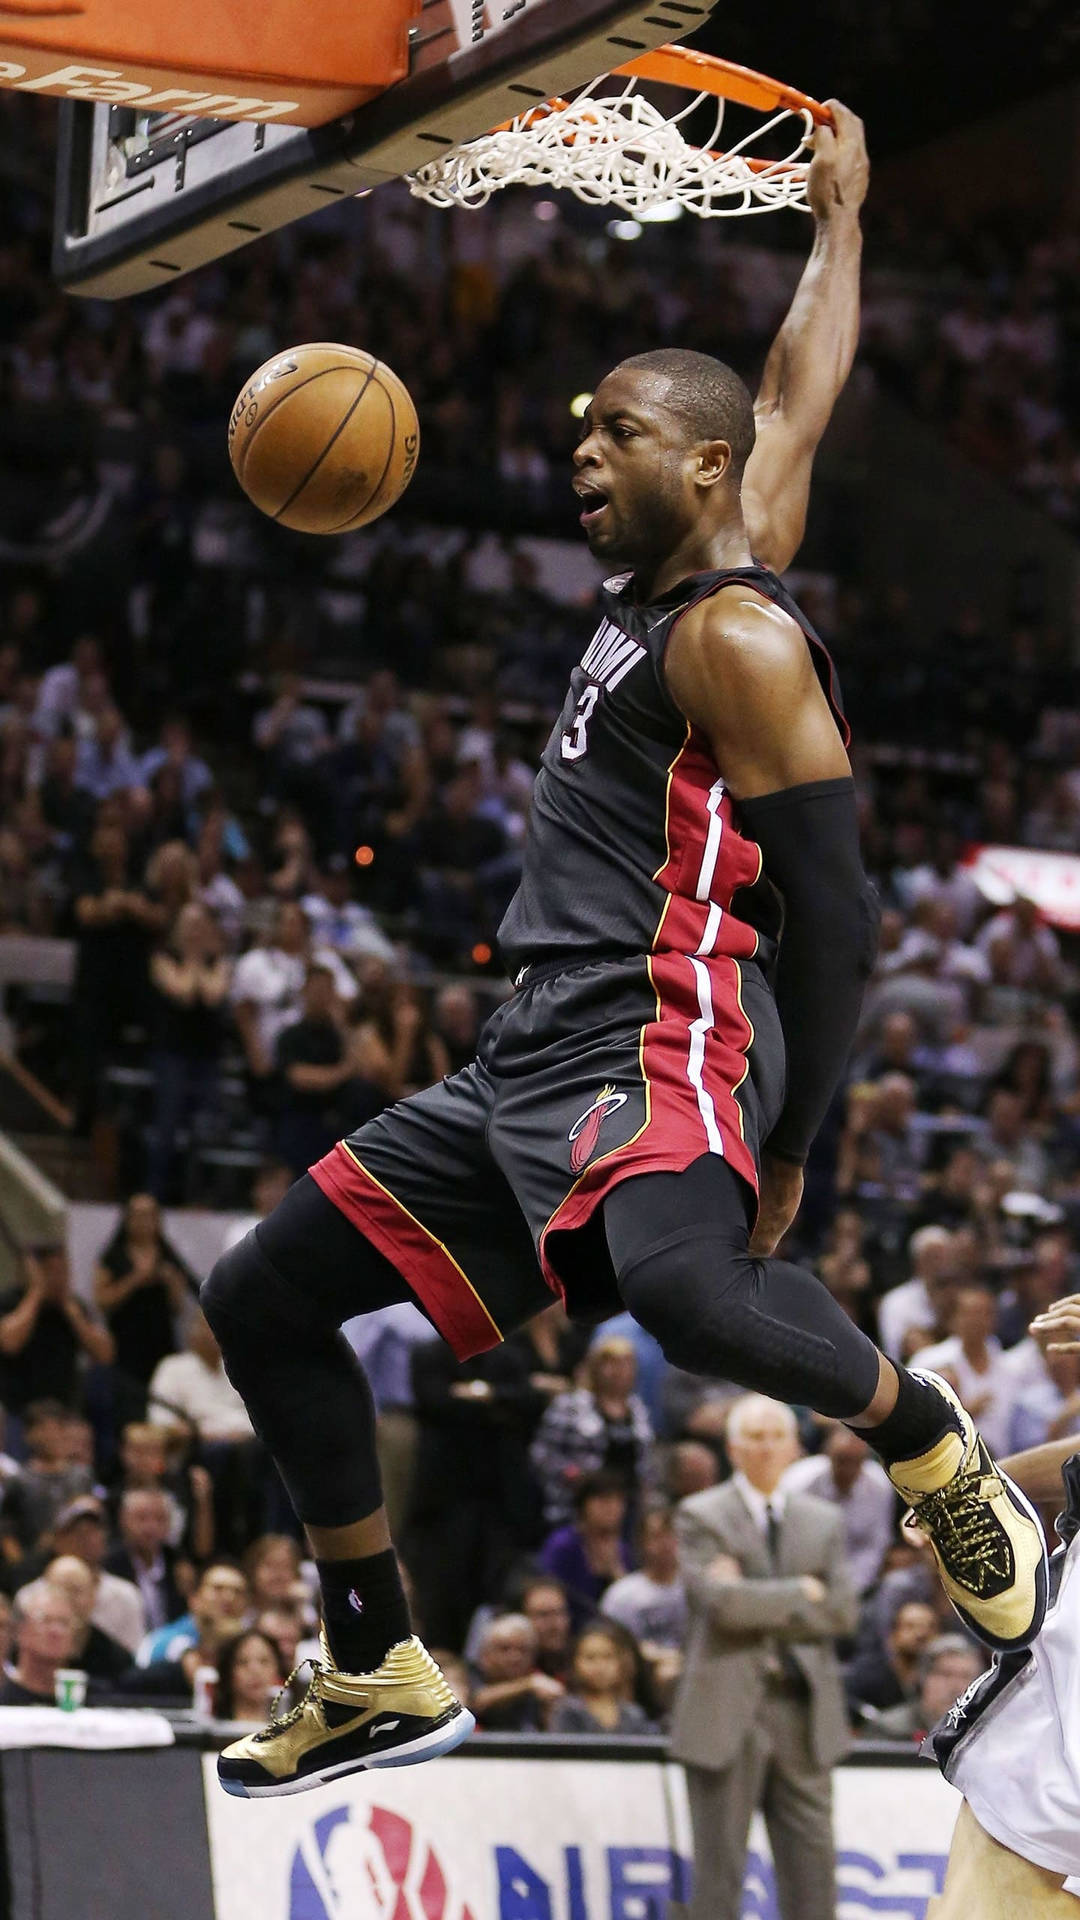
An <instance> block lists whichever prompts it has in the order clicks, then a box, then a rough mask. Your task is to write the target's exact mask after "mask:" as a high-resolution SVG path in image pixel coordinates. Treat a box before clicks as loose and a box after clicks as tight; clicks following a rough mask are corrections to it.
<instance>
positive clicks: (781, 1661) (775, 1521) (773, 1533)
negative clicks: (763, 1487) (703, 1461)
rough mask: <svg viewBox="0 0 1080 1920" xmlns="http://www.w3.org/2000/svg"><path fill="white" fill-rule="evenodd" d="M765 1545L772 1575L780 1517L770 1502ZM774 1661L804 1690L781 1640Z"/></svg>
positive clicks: (777, 1567) (776, 1566) (795, 1663)
mask: <svg viewBox="0 0 1080 1920" xmlns="http://www.w3.org/2000/svg"><path fill="white" fill-rule="evenodd" d="M765 1544H766V1546H767V1547H768V1550H769V1564H770V1566H771V1567H772V1570H773V1572H774V1573H779V1571H780V1515H779V1513H778V1512H777V1510H776V1508H775V1507H774V1506H773V1503H772V1501H771V1500H767V1501H766V1502H765ZM776 1660H777V1664H778V1666H779V1670H780V1673H781V1674H782V1675H783V1677H784V1679H785V1680H787V1681H788V1682H789V1684H791V1685H792V1686H795V1687H797V1688H799V1689H800V1690H801V1691H805V1689H806V1681H805V1679H804V1677H803V1673H802V1670H801V1668H800V1666H799V1663H798V1661H797V1660H796V1659H795V1658H794V1656H793V1654H792V1652H791V1648H790V1647H788V1646H785V1644H784V1642H783V1641H782V1640H781V1641H780V1642H779V1643H778V1644H777V1646H776Z"/></svg>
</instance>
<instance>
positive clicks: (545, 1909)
mask: <svg viewBox="0 0 1080 1920" xmlns="http://www.w3.org/2000/svg"><path fill="white" fill-rule="evenodd" d="M214 1766H215V1762H214V1758H213V1756H212V1755H207V1756H206V1758H205V1761H204V1775H205V1790H206V1805H207V1820H208V1827H209V1835H210V1851H211V1865H212V1873H213V1885H214V1903H215V1913H216V1920H252V1916H253V1915H255V1914H258V1916H259V1920H667V1912H668V1907H669V1904H670V1903H671V1902H673V1901H674V1902H678V1903H681V1902H684V1901H685V1900H686V1899H687V1898H688V1896H689V1893H690V1888H691V1853H692V1847H691V1840H690V1830H689V1821H688V1816H687V1809H686V1795H685V1787H684V1783H683V1778H682V1772H681V1769H680V1768H678V1767H676V1766H673V1765H664V1764H663V1763H662V1762H660V1761H656V1760H646V1759H641V1760H638V1759H634V1760H627V1761H626V1762H619V1761H611V1760H596V1761H591V1760H576V1759H575V1760H555V1759H553V1760H534V1759H531V1758H530V1759H521V1760H505V1759H503V1760H485V1759H483V1758H480V1757H479V1756H478V1757H477V1758H476V1759H468V1760H466V1759H452V1760H442V1761H439V1762H438V1764H437V1765H434V1766H427V1767H415V1768H412V1767H410V1768H404V1769H401V1770H399V1771H394V1772H383V1773H370V1774H354V1775H353V1776H352V1777H351V1778H349V1779H346V1780H342V1781H341V1782H339V1783H337V1784H336V1785H333V1784H332V1785H329V1786H326V1787H320V1788H316V1789H315V1790H313V1791H312V1792H310V1793H302V1794H294V1795H289V1796H285V1797H282V1798H280V1799H273V1800H256V1801H240V1800H234V1799H230V1798H229V1797H228V1796H227V1795H226V1794H223V1793H222V1792H221V1789H220V1787H219V1786H218V1784H217V1780H216V1777H215V1773H214ZM835 1784H836V1838H837V1920H871V1916H873V1920H925V1917H926V1910H927V1906H928V1903H929V1900H930V1898H931V1896H932V1895H933V1894H934V1893H936V1892H938V1891H940V1888H941V1885H942V1882H943V1879H944V1873H945V1859H946V1855H947V1853H948V1847H949V1838H950V1834H951V1831H952V1823H953V1820H954V1818H955V1810H956V1806H957V1804H958V1796H957V1795H956V1794H955V1792H954V1791H953V1789H952V1788H951V1787H948V1786H947V1785H946V1784H945V1782H944V1781H943V1780H942V1779H941V1778H940V1776H939V1775H938V1774H937V1772H936V1770H934V1769H932V1768H928V1767H925V1766H923V1767H914V1766H913V1767H911V1768H910V1769H909V1768H907V1767H882V1768H878V1767H852V1768H841V1769H840V1770H839V1771H838V1773H837V1774H836V1776H835ZM742 1920H779V1908H778V1906H777V1902H776V1888H775V1881H774V1877H773V1872H772V1865H771V1861H770V1859H769V1853H768V1845H767V1841H766V1836H765V1833H764V1829H763V1827H762V1825H761V1822H760V1820H756V1821H755V1823H754V1827H753V1830H752V1832H751V1837H750V1849H749V1853H748V1857H747V1863H746V1881H745V1891H744V1896H743V1911H742Z"/></svg>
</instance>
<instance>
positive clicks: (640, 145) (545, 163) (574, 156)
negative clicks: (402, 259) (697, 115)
mask: <svg viewBox="0 0 1080 1920" xmlns="http://www.w3.org/2000/svg"><path fill="white" fill-rule="evenodd" d="M607 83H608V76H607V75H604V76H602V77H601V79H600V80H597V81H594V82H593V85H592V86H590V87H586V88H585V89H584V91H583V92H581V93H579V94H578V95H577V97H576V99H574V100H573V101H571V102H570V103H569V105H568V104H567V103H566V102H563V101H553V102H551V103H550V104H549V105H548V106H547V107H539V108H537V107H534V108H531V109H530V110H529V112H527V113H523V114H520V115H519V116H518V118H517V119H516V120H513V121H511V122H510V124H509V125H508V126H506V127H501V128H498V129H497V130H496V131H495V132H494V133H489V134H485V135H484V137H483V138H482V139H480V140H470V141H468V142H467V143H466V144H464V145H463V146H460V147H451V148H450V149H449V150H448V151H447V152H446V153H444V154H442V155H440V157H439V159H437V160H432V161H430V162H429V163H428V164H427V166H424V167H421V168H420V170H419V172H418V173H412V174H408V175H406V178H407V180H408V185H409V191H410V193H414V194H416V196H417V197H418V198H419V199H421V200H427V201H429V202H430V204H431V205H432V206H433V207H482V206H484V205H485V204H486V203H487V201H488V200H490V198H491V196H492V194H493V193H498V192H499V191H500V189H501V188H503V187H512V186H523V187H546V188H548V189H557V188H560V187H565V188H566V189H567V190H568V191H569V192H570V193H574V194H576V195H577V197H578V199H579V200H584V201H587V202H589V203H590V204H592V205H593V206H602V207H619V208H621V209H622V211H623V212H624V213H626V214H628V215H630V216H631V217H633V216H636V215H640V214H646V215H647V214H648V213H649V212H650V211H651V210H652V209H653V208H655V207H657V206H659V205H661V204H662V203H663V202H665V201H666V202H668V203H670V202H671V201H677V202H678V203H679V204H680V205H681V206H682V207H684V208H685V209H686V211H687V212H689V213H696V214H698V215H699V216H700V217H701V218H702V219H706V220H716V219H724V218H731V217H734V216H737V215H741V214H748V213H774V212H776V210H777V209H778V208H780V207H800V208H802V209H804V210H805V209H806V208H807V207H808V201H807V198H806V176H807V173H808V172H809V167H810V158H811V154H810V146H809V139H810V135H811V134H812V133H813V130H814V123H813V120H812V118H811V115H810V114H809V113H805V112H793V111H792V110H791V109H789V108H786V107H785V108H782V109H781V110H780V111H779V112H777V113H774V114H773V115H772V117H771V118H770V119H768V120H764V121H762V122H761V124H760V125H758V126H756V127H753V128H751V130H750V132H749V133H747V134H745V135H744V136H743V138H742V139H741V140H738V141H736V142H735V144H734V145H733V146H731V147H729V148H728V150H727V151H726V152H721V151H720V131H721V128H722V126H723V123H724V109H725V107H726V105H727V102H726V101H725V100H723V99H718V98H717V97H716V96H715V95H714V94H712V93H698V94H695V95H693V97H692V98H691V99H689V100H688V102H687V104H686V106H685V107H683V108H682V109H681V110H680V111H679V112H678V113H677V114H675V115H673V116H672V117H671V118H667V117H666V116H665V115H664V114H662V113H661V112H660V111H659V109H658V108H657V107H654V106H653V104H652V102H651V101H650V100H647V99H646V98H645V97H644V95H643V94H640V93H638V92H637V91H636V88H637V86H638V81H637V79H636V78H631V79H629V80H627V81H626V83H625V86H624V87H623V88H622V90H621V92H619V93H618V94H614V95H611V94H608V95H603V94H598V93H597V92H596V91H595V88H597V87H601V86H604V85H606V84H607ZM705 103H709V104H710V105H711V106H712V108H713V109H714V116H715V118H714V125H713V129H712V132H711V134H710V136H709V138H708V140H707V142H706V144H705V145H704V146H701V147H697V146H693V147H692V146H690V144H689V142H688V141H687V140H686V139H684V137H683V133H682V130H681V125H680V123H681V122H682V121H684V120H685V119H686V118H687V116H688V115H690V114H692V113H693V112H694V110H695V108H697V107H700V106H702V105H703V104H705ZM786 120H790V121H791V122H792V123H793V125H792V129H791V131H792V135H793V137H795V136H797V137H795V144H794V145H793V147H792V149H791V151H790V153H788V154H786V155H785V156H784V157H783V159H779V160H776V159H769V160H767V161H766V160H762V159H760V158H757V157H755V155H754V153H753V151H752V149H753V147H754V146H755V144H756V143H757V142H758V141H759V140H761V139H762V138H763V136H764V135H766V134H769V133H771V132H772V130H773V128H775V127H778V126H780V125H782V123H783V122H784V121H786Z"/></svg>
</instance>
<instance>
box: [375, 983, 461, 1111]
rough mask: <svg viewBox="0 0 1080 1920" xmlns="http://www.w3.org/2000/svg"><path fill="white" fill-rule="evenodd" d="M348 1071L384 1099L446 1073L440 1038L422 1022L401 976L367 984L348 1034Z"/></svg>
mask: <svg viewBox="0 0 1080 1920" xmlns="http://www.w3.org/2000/svg"><path fill="white" fill-rule="evenodd" d="M351 1057H352V1061H353V1066H354V1071H355V1073H356V1075H357V1077H358V1079H359V1080H361V1081H362V1082H363V1083H364V1085H365V1086H368V1087H372V1088H377V1089H378V1092H379V1093H380V1094H381V1095H382V1096H383V1099H384V1102H385V1103H389V1102H391V1101H394V1100H401V1099H403V1098H404V1097H405V1096H406V1095H407V1094H410V1093H415V1092H417V1090H418V1089H419V1088H420V1087H427V1086H431V1085H432V1084H433V1082H434V1081H436V1080H441V1079H442V1077H443V1075H444V1074H447V1073H449V1071H450V1058H449V1055H448V1054H447V1052H446V1049H445V1047H444V1046H443V1043H442V1041H441V1040H440V1039H439V1038H438V1037H437V1035H436V1034H435V1033H433V1032H432V1029H431V1028H430V1026H429V1025H428V1023H427V1020H426V1018H425V1015H424V1009H423V1005H422V1002H421V1000H420V996H419V994H418V993H417V991H416V989H415V987H411V986H410V985H409V983H408V982H407V981H405V980H391V979H389V978H387V979H385V980H383V981H382V982H381V983H372V984H370V985H369V986H368V988H367V991H366V992H365V994H364V999H363V1003H362V1007H361V1012H360V1017H359V1019H358V1020H357V1023H356V1025H355V1027H354V1028H353V1034H352V1046H351Z"/></svg>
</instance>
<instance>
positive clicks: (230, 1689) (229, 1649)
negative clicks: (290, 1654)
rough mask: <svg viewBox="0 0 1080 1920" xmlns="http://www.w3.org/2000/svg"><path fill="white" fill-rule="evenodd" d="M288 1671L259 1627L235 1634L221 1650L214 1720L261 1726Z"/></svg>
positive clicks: (268, 1637) (218, 1657)
mask: <svg viewBox="0 0 1080 1920" xmlns="http://www.w3.org/2000/svg"><path fill="white" fill-rule="evenodd" d="M288 1671H289V1669H288V1668H287V1667H283V1666H282V1664H281V1650H280V1648H279V1646H278V1644H277V1641H276V1640H274V1639H272V1638H271V1636H270V1634H268V1633H264V1632H263V1631H262V1630H261V1628H259V1627H248V1628H247V1629H246V1630H245V1631H244V1632H243V1633H238V1634H235V1635H234V1636H233V1638H232V1639H231V1640H226V1641H225V1642H224V1643H223V1645H222V1646H221V1647H220V1648H219V1649H218V1655H217V1676H218V1677H217V1685H216V1686H215V1688H214V1718H215V1719H216V1720H236V1721H240V1722H242V1723H243V1724H244V1725H245V1726H252V1725H262V1724H263V1723H264V1722H265V1721H266V1720H267V1718H268V1717H269V1713H270V1708H271V1706H272V1705H273V1702H274V1700H275V1698H276V1697H277V1695H278V1694H279V1693H280V1691H281V1688H282V1685H283V1684H284V1680H285V1675H286V1673H287V1672H288Z"/></svg>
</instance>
